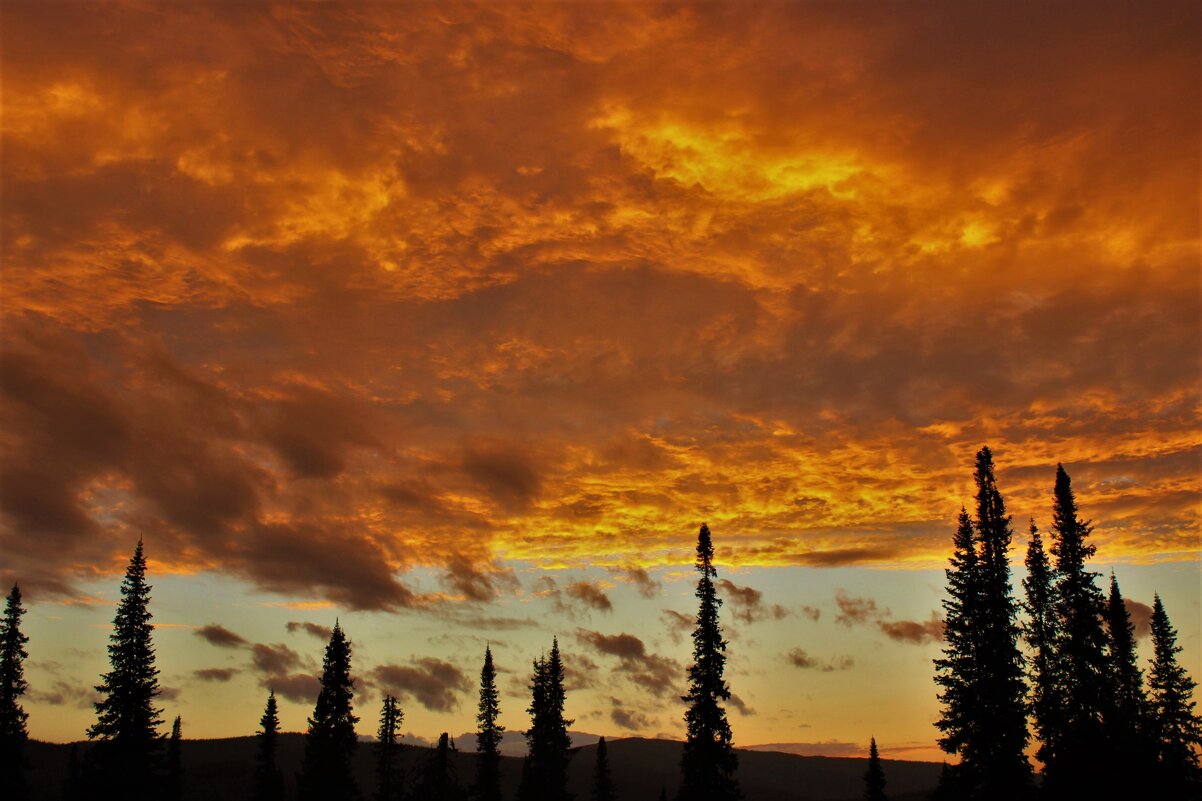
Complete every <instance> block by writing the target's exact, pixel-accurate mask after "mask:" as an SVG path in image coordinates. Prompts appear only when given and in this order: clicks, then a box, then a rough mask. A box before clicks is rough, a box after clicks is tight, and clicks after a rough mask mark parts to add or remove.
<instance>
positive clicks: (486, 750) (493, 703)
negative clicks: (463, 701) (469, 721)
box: [473, 645, 505, 801]
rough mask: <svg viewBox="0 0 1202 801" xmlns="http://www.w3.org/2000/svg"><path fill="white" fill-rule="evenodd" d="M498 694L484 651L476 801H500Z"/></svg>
mask: <svg viewBox="0 0 1202 801" xmlns="http://www.w3.org/2000/svg"><path fill="white" fill-rule="evenodd" d="M500 697H501V696H500V693H498V692H497V670H496V667H495V666H494V665H493V660H492V647H491V646H488V645H486V646H485V647H484V665H483V666H482V667H481V668H480V704H479V706H478V707H477V712H476V725H477V729H476V783H475V786H474V788H473V791H474V792H473V795H474V797H475V798H476V799H477V801H501V752H500V750H499V749H500V746H501V738H502V736H504V734H505V727H504V726H502V725H501V724H500V722H499V718H500V716H501V706H500Z"/></svg>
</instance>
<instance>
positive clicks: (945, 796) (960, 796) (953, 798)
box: [927, 762, 971, 801]
mask: <svg viewBox="0 0 1202 801" xmlns="http://www.w3.org/2000/svg"><path fill="white" fill-rule="evenodd" d="M970 798H971V796H970V795H969V794H968V793H967V792H965V791H964V789H963V783H962V782H961V781H960V771H959V765H955V766H953V765H949V764H947V763H946V762H944V763H943V769H942V770H940V771H939V781H938V782H937V783H936V784H935V789H934V790H932V791H931V794H930V795H929V796H927V799H928V801H969V799H970Z"/></svg>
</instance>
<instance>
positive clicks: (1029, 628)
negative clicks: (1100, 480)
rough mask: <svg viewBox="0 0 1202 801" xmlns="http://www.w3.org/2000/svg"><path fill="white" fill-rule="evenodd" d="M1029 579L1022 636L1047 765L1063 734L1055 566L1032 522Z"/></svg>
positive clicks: (1040, 753) (1034, 716) (1033, 714)
mask: <svg viewBox="0 0 1202 801" xmlns="http://www.w3.org/2000/svg"><path fill="white" fill-rule="evenodd" d="M1026 566H1027V577H1026V578H1025V579H1023V589H1024V590H1025V591H1026V596H1027V600H1026V603H1025V604H1024V606H1025V608H1026V611H1027V624H1026V626H1025V627H1024V630H1023V636H1024V638H1025V639H1026V641H1027V647H1028V648H1029V649H1030V652H1031V663H1030V671H1031V717H1032V721H1033V723H1034V729H1035V735H1036V737H1038V738H1039V742H1040V746H1039V751H1038V752H1037V755H1038V756H1039V758H1040V759H1041V760H1043V761H1044V763H1047V762H1048V761H1050V760H1052V759H1053V754H1054V753H1055V744H1056V734H1057V733H1058V732H1059V731H1060V728H1061V727H1060V723H1059V721H1060V717H1061V712H1060V696H1059V694H1058V693H1057V692H1056V669H1055V665H1056V628H1057V627H1056V620H1057V617H1056V610H1055V609H1054V608H1053V606H1052V600H1053V599H1052V564H1051V562H1050V561H1049V560H1048V555H1047V552H1046V551H1044V548H1043V539H1042V538H1041V537H1040V536H1039V529H1038V528H1036V527H1035V521H1034V520H1031V529H1030V537H1029V539H1028V540H1027V558H1026Z"/></svg>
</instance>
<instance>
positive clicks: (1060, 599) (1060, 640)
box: [1041, 465, 1114, 796]
mask: <svg viewBox="0 0 1202 801" xmlns="http://www.w3.org/2000/svg"><path fill="white" fill-rule="evenodd" d="M1091 530H1092V526H1091V525H1090V524H1089V523H1088V522H1086V521H1084V520H1082V519H1081V518H1080V517H1079V516H1078V514H1077V502H1076V499H1075V498H1074V496H1073V489H1072V482H1071V480H1070V479H1069V476H1068V473H1067V472H1065V470H1064V466H1063V465H1056V484H1055V489H1054V490H1053V505H1052V549H1051V550H1052V555H1053V556H1054V557H1055V558H1056V563H1055V564H1056V570H1055V585H1054V589H1053V599H1054V600H1053V605H1054V608H1055V610H1056V618H1057V625H1056V640H1055V642H1056V648H1055V660H1056V664H1055V670H1056V680H1055V685H1056V695H1057V697H1058V699H1059V702H1060V710H1059V712H1058V713H1057V714H1058V718H1059V720H1058V724H1057V726H1058V731H1056V732H1055V734H1054V735H1053V736H1051V738H1050V740H1051V743H1052V747H1050V748H1046V749H1045V752H1046V753H1045V752H1041V755H1042V757H1043V758H1044V761H1045V766H1044V787H1045V789H1047V790H1048V791H1050V792H1051V793H1052V794H1057V793H1063V792H1068V791H1070V790H1071V791H1072V792H1074V793H1078V794H1081V795H1084V796H1094V795H1097V794H1098V793H1102V792H1106V791H1107V788H1108V787H1109V782H1110V776H1109V767H1110V766H1111V765H1113V764H1114V762H1113V756H1114V755H1113V754H1111V753H1110V751H1109V748H1108V742H1107V740H1106V737H1105V733H1104V731H1103V718H1104V717H1105V716H1106V714H1107V713H1106V706H1107V704H1108V703H1109V701H1110V696H1111V693H1110V686H1109V684H1110V682H1109V674H1110V667H1109V665H1108V663H1107V659H1106V645H1107V643H1106V632H1105V631H1104V630H1103V628H1102V620H1103V618H1104V615H1105V610H1106V603H1105V599H1104V598H1103V596H1102V591H1101V590H1100V589H1099V588H1098V586H1097V584H1096V583H1095V581H1094V580H1095V578H1096V577H1097V575H1098V574H1097V573H1094V572H1092V571H1090V570H1088V569H1087V566H1086V562H1087V561H1088V560H1089V559H1090V558H1091V557H1092V556H1093V555H1094V553H1095V550H1096V548H1095V546H1094V545H1093V544H1092V543H1090V542H1089V541H1088V539H1089V534H1090V531H1091Z"/></svg>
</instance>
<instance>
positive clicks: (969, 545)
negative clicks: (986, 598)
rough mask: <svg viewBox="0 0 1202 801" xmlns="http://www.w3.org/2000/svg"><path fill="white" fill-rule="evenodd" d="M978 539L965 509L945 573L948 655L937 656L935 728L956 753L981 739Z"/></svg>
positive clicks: (948, 749)
mask: <svg viewBox="0 0 1202 801" xmlns="http://www.w3.org/2000/svg"><path fill="white" fill-rule="evenodd" d="M978 573H979V561H978V558H977V546H976V537H975V534H974V532H973V527H972V519H971V518H970V517H969V516H968V511H967V510H966V509H964V508H963V507H961V508H960V520H959V523H958V525H957V526H956V533H955V535H954V536H953V538H952V556H951V558H950V559H949V564H948V567H947V569H946V570H944V575H945V576H946V577H947V598H945V599H944V600H943V611H944V621H943V642H944V646H943V654H944V655H943V658H942V659H936V660H935V683H936V684H937V685H939V687H940V688H941V689H940V692H939V701H940V702H941V703H942V704H943V710H942V713H941V716H940V719H939V720H938V722H936V724H935V726H936V728H938V729H939V731H940V732H942V734H941V736H940V737H939V746H940V748H942V749H943V750H944V751H946V752H947V753H949V754H957V753H960V752H961V751H963V750H965V749H966V748H968V746H969V744H970V743H973V742H975V741H976V740H977V739H979V738H980V737H981V736H983V735H982V733H981V732H980V731H979V730H978V729H977V727H978V726H979V724H980V718H981V713H980V711H979V709H978V704H979V701H980V698H979V696H978V692H977V687H976V683H977V677H978V673H979V670H978V667H977V652H978V650H979V645H978V643H977V638H978V636H979V634H980V632H979V631H978V629H977V625H976V619H977V616H978V615H979V613H980V605H981V601H980V577H979V575H978Z"/></svg>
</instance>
